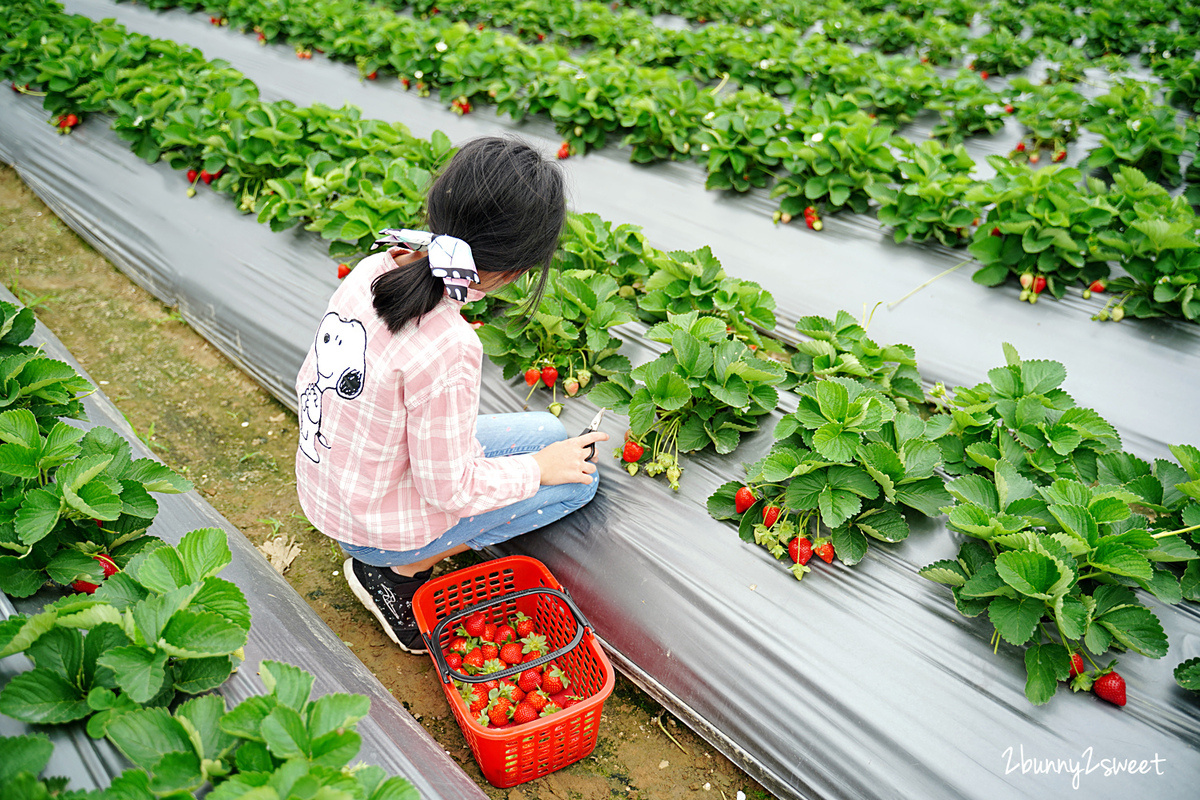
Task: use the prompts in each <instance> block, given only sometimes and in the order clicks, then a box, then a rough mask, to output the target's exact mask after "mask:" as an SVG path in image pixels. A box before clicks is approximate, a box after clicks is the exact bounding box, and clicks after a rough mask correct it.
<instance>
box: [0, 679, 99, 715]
mask: <svg viewBox="0 0 1200 800" xmlns="http://www.w3.org/2000/svg"><path fill="white" fill-rule="evenodd" d="M90 713H91V709H89V708H88V704H87V699H86V698H85V697H84V694H83V692H81V691H80V690H79V688H78V687H76V686H75V685H74V684H72V683H71V682H70V681H69V680H68V679H67V678H64V677H63V676H62V675H59V674H58V673H57V672H55V671H53V670H50V669H44V668H41V667H38V668H34V669H31V670H28V671H26V672H22V673H20V674H18V675H16V676H14V677H13V678H12V680H10V681H9V682H8V684H7V685H6V686H5V687H4V691H2V692H0V714H6V715H8V716H10V717H12V718H13V719H19V720H21V721H22V722H32V723H36V724H53V725H57V724H61V723H63V722H72V721H74V720H77V719H83V718H84V717H86V716H87V715H88V714H90Z"/></svg>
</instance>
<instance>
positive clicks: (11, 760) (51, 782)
mask: <svg viewBox="0 0 1200 800" xmlns="http://www.w3.org/2000/svg"><path fill="white" fill-rule="evenodd" d="M0 752H2V753H4V755H5V758H4V761H3V763H0V797H11V798H14V800H16V799H17V798H21V800H55V799H57V800H91V798H90V797H89V795H88V793H86V792H83V791H70V790H68V789H67V783H68V779H67V778H61V777H54V778H43V777H39V776H40V775H41V773H42V771H43V770H45V769H46V766H47V765H48V764H49V763H50V756H51V755H52V754H53V753H54V743H53V742H51V741H50V737H49V736H47V735H46V734H44V733H32V734H26V735H23V736H0Z"/></svg>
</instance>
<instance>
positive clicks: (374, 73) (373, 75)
mask: <svg viewBox="0 0 1200 800" xmlns="http://www.w3.org/2000/svg"><path fill="white" fill-rule="evenodd" d="M378 77H379V70H374V71H372V72H371V74H370V75H368V76H367V80H369V81H373V80H375V79H376V78H378Z"/></svg>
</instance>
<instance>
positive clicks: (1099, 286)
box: [1088, 278, 1106, 292]
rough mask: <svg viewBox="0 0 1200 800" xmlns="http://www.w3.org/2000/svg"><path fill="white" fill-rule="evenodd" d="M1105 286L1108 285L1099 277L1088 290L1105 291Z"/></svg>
mask: <svg viewBox="0 0 1200 800" xmlns="http://www.w3.org/2000/svg"><path fill="white" fill-rule="evenodd" d="M1105 288H1106V285H1105V283H1104V281H1102V280H1100V279H1099V278H1097V279H1096V280H1094V281H1092V283H1091V285H1090V286H1088V291H1089V292H1103V291H1104V289H1105Z"/></svg>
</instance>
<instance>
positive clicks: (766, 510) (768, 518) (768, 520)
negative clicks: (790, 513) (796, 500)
mask: <svg viewBox="0 0 1200 800" xmlns="http://www.w3.org/2000/svg"><path fill="white" fill-rule="evenodd" d="M782 510H783V509H781V508H780V507H779V506H763V510H762V515H763V525H766V526H767V527H768V528H769V527H771V526H772V525H774V524H775V520H777V519H779V512H780V511H782Z"/></svg>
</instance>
